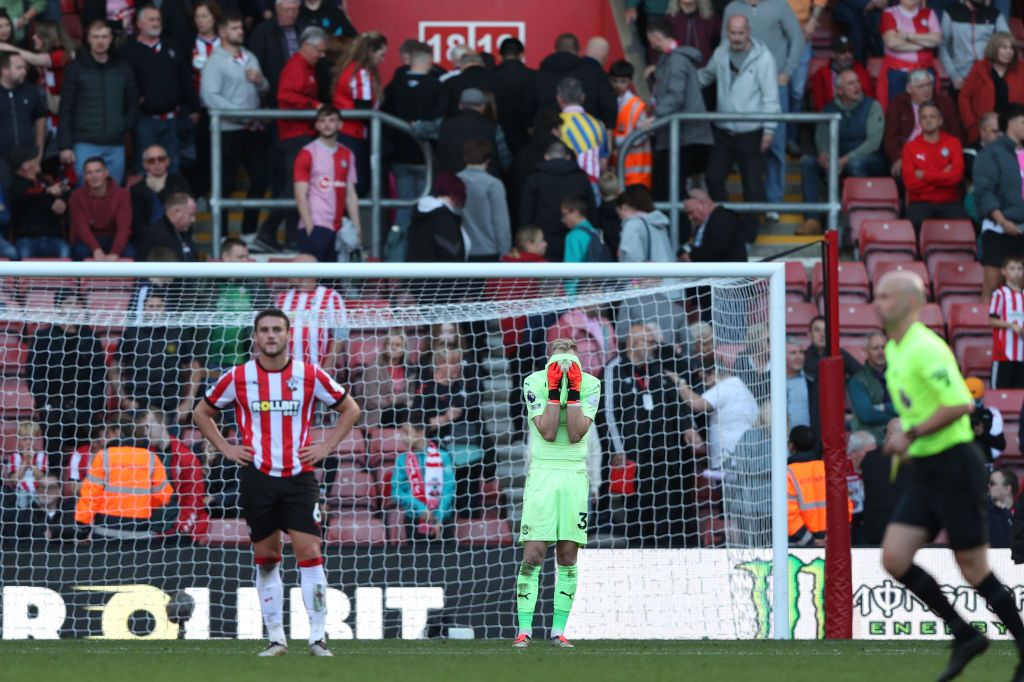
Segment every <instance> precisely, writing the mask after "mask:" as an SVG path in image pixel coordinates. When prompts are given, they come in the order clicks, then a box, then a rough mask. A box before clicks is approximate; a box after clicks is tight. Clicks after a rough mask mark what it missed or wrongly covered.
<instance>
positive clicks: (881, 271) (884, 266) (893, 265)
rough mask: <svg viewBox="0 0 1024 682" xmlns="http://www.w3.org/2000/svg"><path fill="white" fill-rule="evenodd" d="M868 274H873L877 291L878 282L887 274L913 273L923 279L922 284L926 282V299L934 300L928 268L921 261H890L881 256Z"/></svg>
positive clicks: (873, 285) (873, 281)
mask: <svg viewBox="0 0 1024 682" xmlns="http://www.w3.org/2000/svg"><path fill="white" fill-rule="evenodd" d="M886 253H888V252H886ZM868 272H870V273H871V285H872V287H874V288H875V289H876V290H877V289H878V282H879V281H881V279H882V277H884V276H885V275H886V274H887V273H890V272H913V273H915V274H916V275H917V276H918V277H920V278H921V281H922V282H924V293H925V297H927V299H928V300H929V301H930V300H931V299H932V287H931V281H930V280H929V278H928V268H926V267H925V266H924V263H922V262H921V261H919V260H913V261H911V260H896V259H893V260H889V259H883V256H882V255H879V257H878V260H875V261H872V262H871V267H869V268H868Z"/></svg>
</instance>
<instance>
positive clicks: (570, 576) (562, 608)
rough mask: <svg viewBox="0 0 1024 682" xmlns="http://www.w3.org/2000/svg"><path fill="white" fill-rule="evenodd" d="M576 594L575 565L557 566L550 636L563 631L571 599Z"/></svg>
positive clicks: (570, 606) (570, 609)
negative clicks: (553, 612)
mask: <svg viewBox="0 0 1024 682" xmlns="http://www.w3.org/2000/svg"><path fill="white" fill-rule="evenodd" d="M575 596H576V566H559V567H558V576H557V578H555V617H554V618H553V619H552V621H551V636H552V637H558V636H559V635H561V634H564V633H565V624H566V622H567V621H568V620H569V612H570V611H572V600H573V598H574V597H575Z"/></svg>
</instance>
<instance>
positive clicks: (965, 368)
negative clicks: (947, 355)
mask: <svg viewBox="0 0 1024 682" xmlns="http://www.w3.org/2000/svg"><path fill="white" fill-rule="evenodd" d="M957 362H958V363H959V364H960V371H961V372H963V375H964V376H965V377H969V376H974V377H978V378H979V379H981V380H983V381H986V382H988V381H991V379H992V344H991V342H988V341H979V343H977V344H970V345H966V346H964V347H963V348H962V349H961V351H960V354H959V355H957Z"/></svg>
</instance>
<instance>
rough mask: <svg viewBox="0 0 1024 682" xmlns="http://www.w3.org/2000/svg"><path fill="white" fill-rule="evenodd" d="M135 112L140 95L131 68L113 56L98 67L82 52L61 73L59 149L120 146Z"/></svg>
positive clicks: (90, 56)
mask: <svg viewBox="0 0 1024 682" xmlns="http://www.w3.org/2000/svg"><path fill="white" fill-rule="evenodd" d="M138 108H139V91H138V88H137V87H136V85H135V76H134V74H133V73H132V68H131V67H130V66H129V65H128V64H126V63H125V62H123V61H122V60H120V59H118V58H117V57H116V56H115V55H111V56H110V59H109V61H107V62H105V63H102V64H101V63H98V62H96V61H94V60H93V58H92V55H91V54H90V52H89V51H88V50H83V51H82V53H81V54H80V55H79V56H78V57H76V58H75V61H73V62H71V65H70V66H68V68H67V69H66V70H65V71H64V81H63V83H62V85H61V93H60V115H59V116H60V127H59V128H58V129H57V138H58V139H57V144H58V147H59V148H60V149H71V148H72V147H73V146H74V144H75V143H76V142H88V143H90V144H99V145H120V144H123V143H124V139H123V138H124V134H125V133H126V132H127V131H129V130H131V127H132V123H133V122H134V121H135V116H136V114H137V113H138Z"/></svg>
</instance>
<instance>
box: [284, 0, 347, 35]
mask: <svg viewBox="0 0 1024 682" xmlns="http://www.w3.org/2000/svg"><path fill="white" fill-rule="evenodd" d="M297 26H298V29H299V32H300V33H301V32H302V29H304V28H306V27H307V26H319V27H320V28H322V29H323V30H325V31H327V35H329V36H334V37H339V36H350V37H355V35H356V34H357V33H358V31H356V27H355V26H353V25H352V22H351V21H349V18H348V15H347V14H345V13H344V12H343V11H341V9H339V8H338V3H337V2H334V1H333V0H323V2H321V3H320V7H319V9H317V10H316V11H315V12H314V11H312V10H310V9H309V8H308V7H306V4H305V3H303V4H302V6H301V7H299V21H298V23H297Z"/></svg>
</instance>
